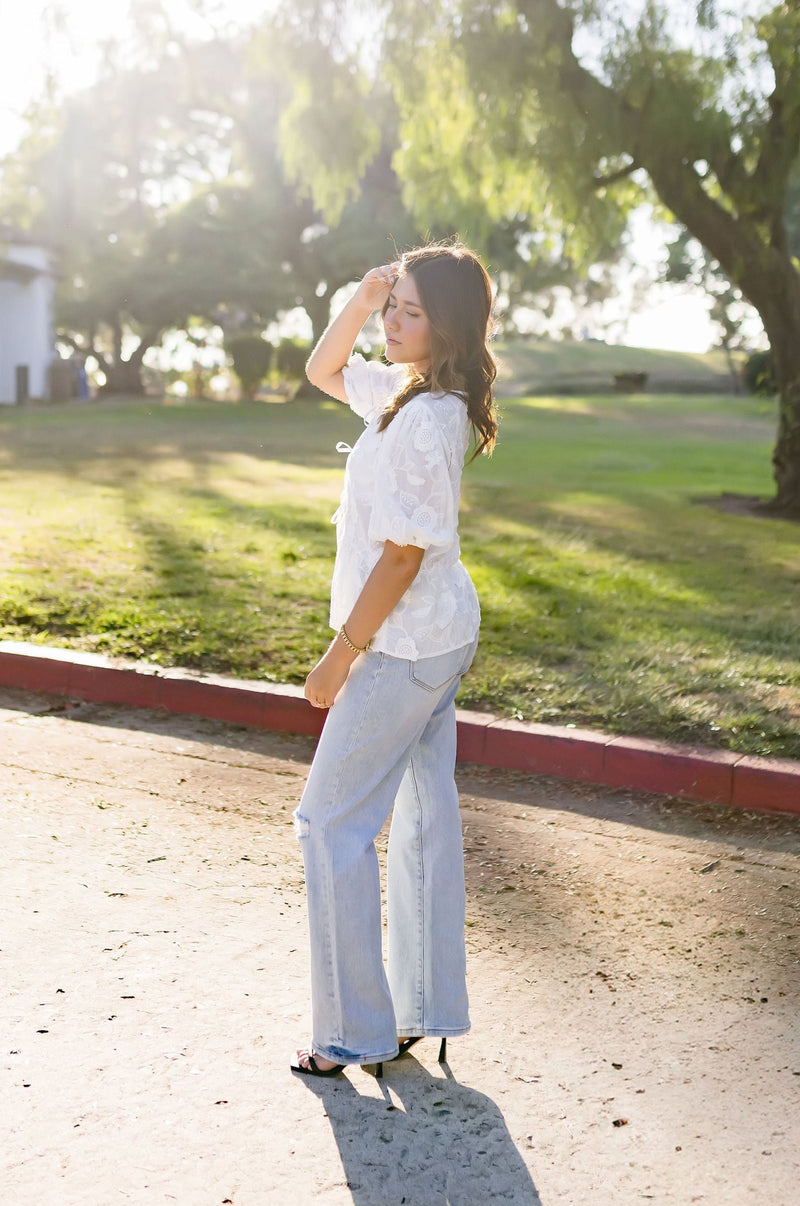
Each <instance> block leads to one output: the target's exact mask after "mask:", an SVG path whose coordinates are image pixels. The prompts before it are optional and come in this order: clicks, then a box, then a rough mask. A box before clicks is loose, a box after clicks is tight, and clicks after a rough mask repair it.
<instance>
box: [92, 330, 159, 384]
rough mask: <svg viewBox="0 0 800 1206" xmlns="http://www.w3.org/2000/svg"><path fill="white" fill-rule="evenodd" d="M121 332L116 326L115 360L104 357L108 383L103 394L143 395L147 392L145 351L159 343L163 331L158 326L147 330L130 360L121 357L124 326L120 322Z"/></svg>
mask: <svg viewBox="0 0 800 1206" xmlns="http://www.w3.org/2000/svg"><path fill="white" fill-rule="evenodd" d="M118 326H119V332H118V333H117V330H116V328H115V331H114V352H115V355H114V359H113V361H111V360H108V359H104V360H103V362H102V366H101V367H102V369H103V372H104V373H105V375H106V383H105V385H104V386H103V387H102V389H101V390H100V392H101V393H102V394H134V395H136V396H141V395H142V394H143V393H144V392H145V388H144V382H143V381H142V361H143V359H144V356H145V353H146V352H148V351H149V350H150V348H151V347H153V346H154V344H156V343H158V341H159V339H160V338H161V331H160V330H158V329H157V328H152V329H151V330H149V331H146V332H145V334H144V335H143V336H142V338H141V339H140V340H139V343H138V345H137V347H136V349H135V351H133V352H132V353H131V355H130V357H129V359H128V360H123V359H122V357H121V354H120V353H121V349H122V327H121V324H118Z"/></svg>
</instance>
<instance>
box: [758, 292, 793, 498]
mask: <svg viewBox="0 0 800 1206" xmlns="http://www.w3.org/2000/svg"><path fill="white" fill-rule="evenodd" d="M781 319H782V321H781V323H780V327H778V326H777V324H776V322H775V320H774V318H773V319H771V321H770V322H769V324H767V322H766V321H765V323H764V327H765V330H766V332H767V338H768V339H769V343H770V348H771V349H772V361H773V369H774V373H775V380H776V382H777V384H778V391H779V394H780V410H779V413H778V437H777V440H776V442H775V449H774V451H773V453H772V467H773V472H774V474H775V483H776V485H777V493H776V495H775V498H774V500H773V501H772V503H771V504H770V510H772V511H775V512H777V513H779V514H782V515H791V516H797V517H798V518H800V322H798V321H794V322H793V321H792V317H791V315H782V316H781Z"/></svg>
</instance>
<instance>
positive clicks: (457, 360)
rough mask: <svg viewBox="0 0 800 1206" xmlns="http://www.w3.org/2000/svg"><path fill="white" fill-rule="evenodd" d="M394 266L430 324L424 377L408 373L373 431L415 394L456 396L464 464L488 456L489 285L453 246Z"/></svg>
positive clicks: (491, 421) (491, 408) (491, 374)
mask: <svg viewBox="0 0 800 1206" xmlns="http://www.w3.org/2000/svg"><path fill="white" fill-rule="evenodd" d="M400 263H401V268H400V275H401V276H405V275H407V274H408V275H410V276H413V278H414V284H415V285H416V287H417V291H418V293H419V299H420V302H421V303H422V308H423V310H424V311H425V313H426V315H427V317H428V322H429V323H430V333H431V359H430V366H429V368H428V369H427V371H426V372H425V373H418V372H415V371H414V370H411V372H410V375H409V378H408V380H407V381H406V382H405V383H404V385H403V386H402V388H401V389H400V391H399V393H398V394H397V395H396V397H395V398H394V399H393V400H392V402H391V404H390V405H389V406H388V407H387V409H386V410H385V411H384V413H383V415H382V416H381V420H380V423H379V425H378V430H379V431H384V430H385V429H386V428H387V427H388V426H389V424H390V423H391V421H392V419H393V418H394V417H395V415H396V414H397V412H398V411H399V410H401V409H402V407H403V406H405V405H406V403H407V402H410V401H411V399H412V398H414V397H416V395H417V394H421V393H426V392H431V393H439V392H442V393H456V392H457V393H461V394H463V396H464V399H465V401H466V405H467V414H468V415H469V419H470V422H471V423H472V431H473V435H474V437H475V451H474V452H473V454H472V457H471V458H470V459H471V460H474V458H475V457H476V456H478V454H479V453H481V452H485V453H487V454H490V453H491V451H492V449H493V448H494V443H495V440H496V439H497V413H496V408H495V402H494V390H493V385H494V379H495V377H496V376H497V365H496V364H495V360H494V356H493V355H492V353H491V352H490V351H489V347H488V339H489V336H490V334H491V316H492V284H491V281H490V280H489V277H488V275H487V272H486V269H485V268H484V266H483V264H482V263H481V262H480V260H479V259H478V257H477V256H476V255H474V254H473V253H472V252H471V251H469V250H468V249H467V248H466V247H464V246H463V244H461V243H458V242H452V243H433V244H429V245H428V246H427V247H418V248H417V249H416V250H414V251H407V252H406V253H405V254H404V255H403V257H402V259H401V261H400ZM386 305H387V306H388V302H387V303H386ZM383 312H384V314H385V313H386V306H384V311H383Z"/></svg>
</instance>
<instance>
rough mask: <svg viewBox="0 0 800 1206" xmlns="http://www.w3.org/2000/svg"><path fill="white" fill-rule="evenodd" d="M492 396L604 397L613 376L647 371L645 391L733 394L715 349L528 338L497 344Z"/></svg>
mask: <svg viewBox="0 0 800 1206" xmlns="http://www.w3.org/2000/svg"><path fill="white" fill-rule="evenodd" d="M496 353H497V356H498V359H499V360H500V375H499V379H498V380H499V386H498V393H499V394H501V395H505V396H506V397H509V396H511V397H518V396H520V395H522V394H551V395H552V394H556V395H561V396H564V395H570V394H598V393H599V394H607V393H610V392H612V391H613V389H614V385H613V379H614V375H615V374H616V373H631V372H633V373H647V385H646V391H647V393H659V394H660V393H669V394H675V393H680V394H683V393H695V394H698V393H702V394H705V393H722V394H730V393H733V392H734V389H733V383H732V381H731V375H730V372H729V371H728V367H727V364H726V362H725V356H724V353H723V352H721V351H714V352H706V353H703V354H696V353H692V352H665V351H661V350H659V349H656V348H629V347H624V346H622V345H615V344H607V343H601V342H600V341H599V340H585V341H581V342H578V341H574V340H564V341H559V342H555V341H553V340H548V339H537V338H534V337H526V338H517V339H507V340H498V342H497V345H496Z"/></svg>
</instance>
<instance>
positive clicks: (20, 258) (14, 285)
mask: <svg viewBox="0 0 800 1206" xmlns="http://www.w3.org/2000/svg"><path fill="white" fill-rule="evenodd" d="M0 252H2V258H3V259H5V260H7V261H11V262H12V264H13V265H17V264H19V265H20V267H21V269H22V272H23V273H24V272H25V270H26V269H30V270H31V275H30V277H29V279H27V280H25V279H20V280H14V279H3V276H2V273H3V268H2V266H1V265H0V403H13V402H15V401H16V368H17V365H27V367H28V375H29V384H28V392H29V394H30V396H31V397H32V398H45V397H47V393H48V373H49V367H50V363H51V361H52V360H53V359H54V357H55V349H54V341H55V334H54V325H53V301H54V291H55V282H54V279H53V276H52V272H51V267H50V256H49V254H48V252H47V251H46V250H45V249H44V248H42V247H35V246H27V245H25V244H12V245H8V244H6V245H5V246H3V245H2V244H0Z"/></svg>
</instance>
